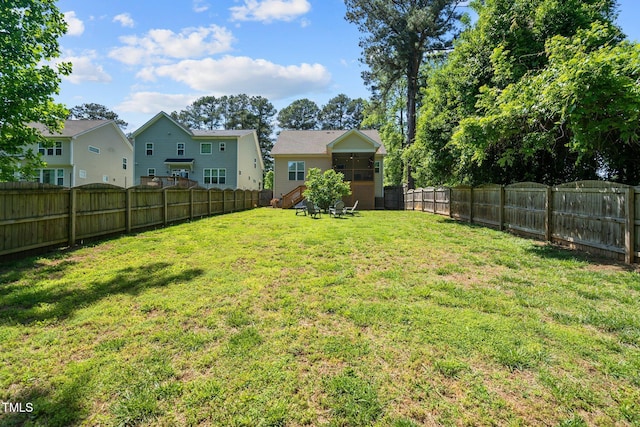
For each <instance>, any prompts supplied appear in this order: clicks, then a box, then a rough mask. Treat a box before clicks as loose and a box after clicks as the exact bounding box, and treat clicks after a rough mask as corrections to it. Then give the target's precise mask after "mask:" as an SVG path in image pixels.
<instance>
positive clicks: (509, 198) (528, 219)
mask: <svg viewBox="0 0 640 427" xmlns="http://www.w3.org/2000/svg"><path fill="white" fill-rule="evenodd" d="M546 198H547V186H546V185H543V184H538V183H535V182H526V183H519V184H512V185H509V186H507V187H505V197H504V222H505V228H506V229H507V230H509V231H511V232H513V233H515V234H523V235H525V236H530V237H537V238H542V239H544V238H545V229H546V228H545V219H546V214H547V210H546Z"/></svg>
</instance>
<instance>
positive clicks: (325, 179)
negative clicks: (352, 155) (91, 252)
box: [303, 168, 351, 211]
mask: <svg viewBox="0 0 640 427" xmlns="http://www.w3.org/2000/svg"><path fill="white" fill-rule="evenodd" d="M304 184H305V185H306V186H307V189H306V190H305V191H304V193H303V195H304V197H306V198H307V199H308V200H311V201H312V202H313V203H315V204H316V205H318V206H319V207H320V209H324V210H325V211H326V210H327V209H329V207H330V206H331V205H333V203H335V202H336V201H337V200H340V199H342V197H344V196H348V195H350V194H351V185H350V183H349V182H348V181H345V180H344V174H342V173H341V172H336V171H334V170H333V169H329V170H327V171H325V172H324V173H322V171H321V170H320V169H318V168H311V169H309V172H308V173H307V180H306V181H305V183H304Z"/></svg>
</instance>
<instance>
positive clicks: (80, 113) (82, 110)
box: [68, 103, 129, 129]
mask: <svg viewBox="0 0 640 427" xmlns="http://www.w3.org/2000/svg"><path fill="white" fill-rule="evenodd" d="M68 118H69V119H75V120H113V121H114V122H116V124H117V125H118V126H120V127H121V128H123V129H125V128H126V127H127V126H129V123H127V122H125V121H124V120H122V119H121V118H120V117H119V116H118V114H117V113H115V112H113V111H111V110H109V109H108V108H107V107H105V106H104V105H102V104H95V103H88V104H82V105H76V106H75V107H73V108H71V109H70V110H69V116H68Z"/></svg>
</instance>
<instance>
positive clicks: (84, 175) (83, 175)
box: [78, 169, 87, 179]
mask: <svg viewBox="0 0 640 427" xmlns="http://www.w3.org/2000/svg"><path fill="white" fill-rule="evenodd" d="M78 176H79V177H80V178H82V179H87V171H86V170H84V169H80V170H79V171H78Z"/></svg>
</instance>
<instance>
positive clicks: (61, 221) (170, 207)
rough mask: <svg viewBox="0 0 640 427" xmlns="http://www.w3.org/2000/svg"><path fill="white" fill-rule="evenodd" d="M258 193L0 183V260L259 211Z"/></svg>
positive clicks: (101, 185) (100, 185) (170, 188)
mask: <svg viewBox="0 0 640 427" xmlns="http://www.w3.org/2000/svg"><path fill="white" fill-rule="evenodd" d="M258 193H259V192H258V191H248V190H247V191H245V190H219V189H210V190H207V189H204V188H190V189H185V188H178V187H169V188H165V189H156V188H149V187H145V186H139V187H131V188H128V189H123V188H120V187H115V186H112V185H108V184H91V185H86V186H82V187H75V188H71V189H69V188H65V187H57V186H53V185H46V184H33V183H0V256H2V255H8V254H13V253H17V252H22V251H28V250H33V249H38V248H43V247H49V246H63V245H68V246H72V245H74V244H75V243H76V242H77V241H79V240H82V239H89V238H94V237H100V236H107V235H112V234H118V233H130V232H132V231H134V230H137V229H142V228H147V227H155V226H166V225H168V224H171V223H174V222H180V221H185V220H191V219H195V218H202V217H205V216H210V215H217V214H223V213H230V212H236V211H241V210H245V209H251V208H254V207H256V206H258Z"/></svg>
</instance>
